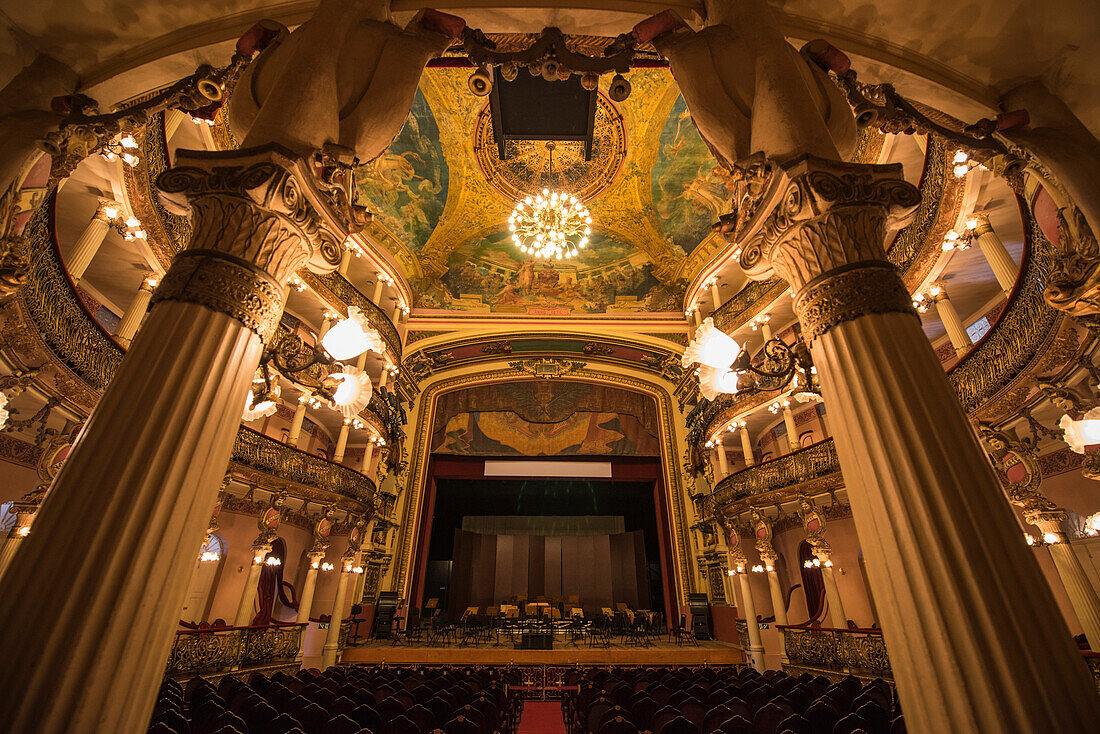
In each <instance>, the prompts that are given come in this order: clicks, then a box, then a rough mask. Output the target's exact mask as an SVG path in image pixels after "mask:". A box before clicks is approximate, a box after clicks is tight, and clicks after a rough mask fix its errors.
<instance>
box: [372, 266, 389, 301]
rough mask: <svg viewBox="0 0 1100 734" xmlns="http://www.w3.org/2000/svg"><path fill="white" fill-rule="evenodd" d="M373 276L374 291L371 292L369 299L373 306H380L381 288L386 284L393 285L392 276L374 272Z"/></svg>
mask: <svg viewBox="0 0 1100 734" xmlns="http://www.w3.org/2000/svg"><path fill="white" fill-rule="evenodd" d="M374 275H375V278H374V293H372V294H371V297H370V299H371V301H373V302H374V305H375V306H378V307H379V308H381V306H382V288H383V287H384V286H387V285H393V278H391V277H390V276H388V275H386V274H385V273H375V274H374Z"/></svg>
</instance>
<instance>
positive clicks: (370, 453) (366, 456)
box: [359, 436, 375, 474]
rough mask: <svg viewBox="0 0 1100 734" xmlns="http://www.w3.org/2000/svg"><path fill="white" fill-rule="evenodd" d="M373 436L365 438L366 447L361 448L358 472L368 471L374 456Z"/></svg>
mask: <svg viewBox="0 0 1100 734" xmlns="http://www.w3.org/2000/svg"><path fill="white" fill-rule="evenodd" d="M374 446H375V437H374V436H371V437H370V438H369V439H367V447H366V448H365V449H363V461H362V462H361V463H360V464H359V473H360V474H366V473H367V472H368V471H370V462H371V459H373V458H374Z"/></svg>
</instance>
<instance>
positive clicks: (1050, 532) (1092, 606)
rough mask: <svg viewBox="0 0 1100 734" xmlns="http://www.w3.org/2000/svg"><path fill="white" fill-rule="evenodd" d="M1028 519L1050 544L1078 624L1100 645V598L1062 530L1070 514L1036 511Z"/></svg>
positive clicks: (1087, 635) (1052, 555)
mask: <svg viewBox="0 0 1100 734" xmlns="http://www.w3.org/2000/svg"><path fill="white" fill-rule="evenodd" d="M1024 519H1026V520H1027V521H1028V522H1029V523H1031V524H1032V525H1035V526H1036V527H1037V528H1039V532H1041V533H1042V534H1043V540H1045V541H1046V543H1047V550H1049V551H1050V557H1051V559H1052V560H1053V561H1054V568H1055V569H1057V571H1058V577H1059V578H1060V579H1062V585H1063V586H1065V587H1066V596H1068V597H1069V603H1070V605H1071V606H1072V607H1073V611H1074V613H1075V614H1076V615H1077V621H1078V622H1080V623H1081V629H1082V630H1083V631H1084V633H1085V637H1087V638H1088V640H1089V643H1090V644H1091V645H1093V646H1095V645H1096V644H1097V643H1095V642H1093V640H1100V598H1097V595H1096V589H1095V588H1093V585H1092V583H1091V582H1090V581H1089V577H1088V575H1087V574H1086V573H1085V569H1084V567H1082V566H1081V559H1080V558H1078V557H1077V554H1076V553H1074V551H1073V547H1072V546H1071V545H1070V541H1069V538H1067V537H1066V534H1065V532H1064V531H1063V530H1062V523H1063V522H1064V521H1065V519H1066V513H1064V512H1061V511H1058V510H1056V511H1053V512H1051V511H1047V512H1035V513H1030V514H1029V515H1028V516H1027V517H1026V518H1024Z"/></svg>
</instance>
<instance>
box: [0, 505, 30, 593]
mask: <svg viewBox="0 0 1100 734" xmlns="http://www.w3.org/2000/svg"><path fill="white" fill-rule="evenodd" d="M38 507H39V505H38V503H25V502H19V501H16V502H12V503H11V508H10V510H9V511H10V512H11V513H13V514H14V515H15V524H14V525H12V528H11V530H9V531H8V534H7V536H6V537H5V538H4V545H3V546H2V547H0V578H3V576H4V572H5V571H6V570H7V568H8V566H9V565H11V561H12V559H13V558H15V552H16V551H17V550H19V546H20V545H22V543H23V540H24V539H25V538H26V537H27V536H28V535H29V534H30V532H31V524H32V523H33V522H34V516H35V514H36V513H37V512H38Z"/></svg>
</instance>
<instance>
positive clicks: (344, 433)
mask: <svg viewBox="0 0 1100 734" xmlns="http://www.w3.org/2000/svg"><path fill="white" fill-rule="evenodd" d="M350 431H351V419H349V418H345V419H344V422H343V424H342V425H341V426H340V433H339V435H337V436H336V450H335V451H333V454H332V460H333V461H335V462H336V463H337V464H340V463H343V461H344V452H345V451H347V448H348V433H349V432H350Z"/></svg>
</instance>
